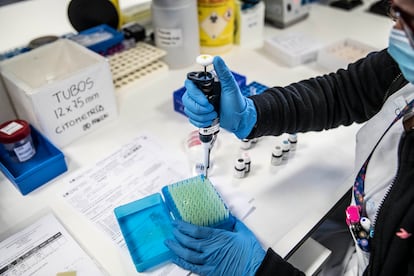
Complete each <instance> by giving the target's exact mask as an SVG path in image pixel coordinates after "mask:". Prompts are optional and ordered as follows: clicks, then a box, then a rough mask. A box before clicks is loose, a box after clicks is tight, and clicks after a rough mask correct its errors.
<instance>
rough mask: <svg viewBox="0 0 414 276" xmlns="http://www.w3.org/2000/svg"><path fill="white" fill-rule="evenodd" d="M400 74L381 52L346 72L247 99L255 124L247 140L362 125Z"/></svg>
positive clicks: (301, 82)
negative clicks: (251, 104)
mask: <svg viewBox="0 0 414 276" xmlns="http://www.w3.org/2000/svg"><path fill="white" fill-rule="evenodd" d="M399 74H400V71H399V69H398V66H397V65H396V63H395V62H394V61H393V60H392V58H391V57H390V56H389V55H388V53H387V52H386V50H383V51H381V52H377V53H373V54H371V55H369V56H368V57H367V58H365V59H363V60H360V61H358V62H356V63H353V64H351V65H350V66H349V67H348V69H347V70H343V69H341V70H338V71H337V72H336V73H331V74H329V75H324V76H320V77H315V78H311V79H307V80H303V81H300V82H297V83H293V84H291V85H288V86H286V87H273V88H270V89H268V90H266V91H265V92H263V93H262V94H259V95H255V96H251V99H252V100H253V102H254V104H255V107H256V111H257V123H256V126H255V128H254V129H253V130H252V132H251V133H250V135H249V138H253V137H260V136H265V135H280V134H283V133H295V132H305V131H319V130H323V129H330V128H335V127H338V126H339V125H350V124H352V123H354V122H357V123H361V122H365V121H366V120H368V119H369V118H371V117H372V116H374V115H375V114H376V113H377V112H378V110H379V109H380V107H381V105H382V104H383V102H384V101H385V99H386V97H388V96H389V95H388V94H387V93H388V88H389V87H390V85H391V83H392V82H393V80H394V79H395V78H396V76H397V75H399Z"/></svg>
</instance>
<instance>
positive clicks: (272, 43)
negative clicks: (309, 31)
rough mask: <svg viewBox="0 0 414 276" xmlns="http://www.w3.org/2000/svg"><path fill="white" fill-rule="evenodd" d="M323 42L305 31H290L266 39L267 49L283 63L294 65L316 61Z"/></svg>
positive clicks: (265, 46) (265, 45) (265, 47)
mask: <svg viewBox="0 0 414 276" xmlns="http://www.w3.org/2000/svg"><path fill="white" fill-rule="evenodd" d="M320 48H321V44H320V43H319V42H318V41H316V40H314V39H313V38H311V37H309V36H307V35H306V34H303V33H295V32H288V33H283V34H279V35H276V36H273V37H269V38H267V39H266V40H265V43H264V49H265V51H266V52H267V53H268V54H269V55H271V56H273V57H275V58H276V59H277V60H280V61H282V63H284V64H286V65H288V66H290V67H294V66H298V65H301V64H306V63H310V62H314V61H316V59H317V57H318V51H319V49H320Z"/></svg>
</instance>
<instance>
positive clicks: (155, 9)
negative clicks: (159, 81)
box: [151, 0, 200, 69]
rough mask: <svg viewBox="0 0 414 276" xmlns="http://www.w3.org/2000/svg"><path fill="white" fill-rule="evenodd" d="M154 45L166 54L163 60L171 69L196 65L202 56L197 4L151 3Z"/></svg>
mask: <svg viewBox="0 0 414 276" xmlns="http://www.w3.org/2000/svg"><path fill="white" fill-rule="evenodd" d="M151 14H152V24H153V27H154V37H155V45H156V46H157V47H158V48H160V49H163V50H165V51H166V53H167V54H166V55H165V56H164V57H163V60H164V61H165V62H166V63H167V64H168V66H169V67H170V68H172V69H176V68H182V67H186V66H189V65H192V64H194V57H196V56H198V55H199V54H200V36H199V27H198V15H197V1H194V0H152V1H151Z"/></svg>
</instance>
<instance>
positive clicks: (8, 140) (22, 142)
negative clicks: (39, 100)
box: [0, 119, 36, 162]
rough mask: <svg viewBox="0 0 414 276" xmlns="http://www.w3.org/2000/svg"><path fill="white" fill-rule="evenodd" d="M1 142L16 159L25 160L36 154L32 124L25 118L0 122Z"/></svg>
mask: <svg viewBox="0 0 414 276" xmlns="http://www.w3.org/2000/svg"><path fill="white" fill-rule="evenodd" d="M0 143H1V144H2V145H3V146H4V149H5V151H6V152H7V153H8V154H9V155H10V157H11V158H12V159H13V160H14V161H18V162H24V161H27V160H29V159H30V158H32V157H33V156H34V155H35V154H36V149H35V147H34V144H33V140H32V136H31V129H30V125H29V123H27V122H26V121H24V120H19V119H16V120H11V121H7V122H4V123H2V124H0Z"/></svg>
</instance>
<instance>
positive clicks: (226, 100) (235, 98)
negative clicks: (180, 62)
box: [182, 56, 257, 139]
mask: <svg viewBox="0 0 414 276" xmlns="http://www.w3.org/2000/svg"><path fill="white" fill-rule="evenodd" d="M213 65H214V69H215V71H216V74H217V76H218V78H219V80H220V84H221V99H220V126H221V127H223V128H224V129H227V130H228V131H230V132H233V133H234V134H235V135H236V136H237V137H238V138H240V139H243V138H246V137H247V136H248V135H249V134H250V132H251V130H252V129H253V127H254V125H255V123H256V120H257V113H256V108H255V106H254V103H253V101H252V100H251V99H249V98H246V97H244V96H243V95H242V93H241V91H240V88H239V86H238V85H237V82H236V81H235V79H234V76H233V74H232V73H231V71H230V70H229V69H228V68H227V66H226V64H225V63H224V61H223V59H221V58H220V57H218V56H216V57H214V61H213ZM185 87H186V92H185V93H184V95H183V97H182V101H183V104H184V112H185V114H187V116H188V117H189V118H190V122H191V123H192V124H193V125H195V126H196V127H208V126H210V125H211V124H212V122H213V120H214V119H215V118H216V117H217V113H216V112H215V111H214V108H213V106H212V105H211V104H210V103H209V102H208V100H207V99H206V97H205V96H204V94H203V92H201V90H199V89H198V88H197V86H196V85H195V84H194V83H193V82H192V81H190V80H186V81H185Z"/></svg>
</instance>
